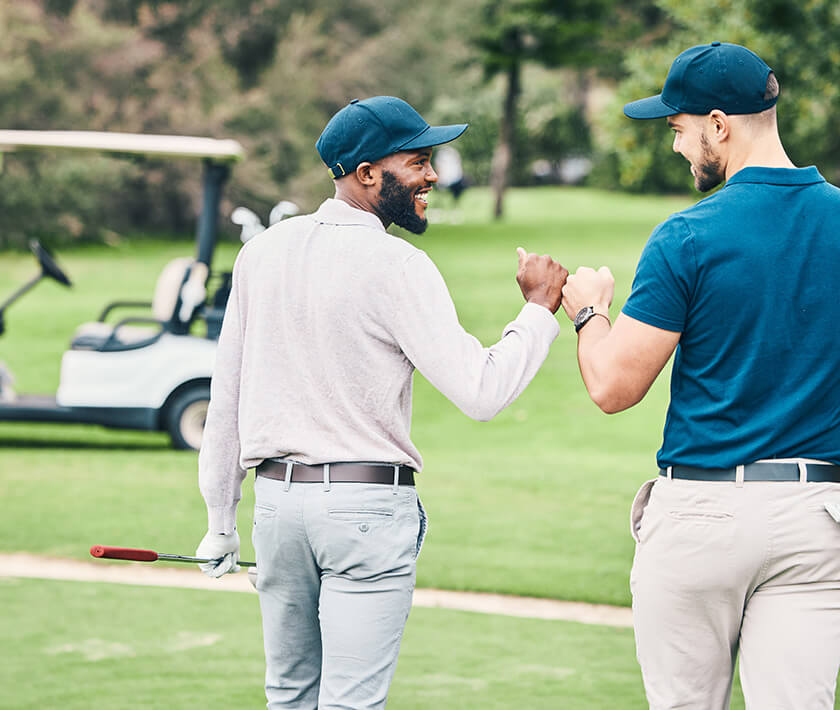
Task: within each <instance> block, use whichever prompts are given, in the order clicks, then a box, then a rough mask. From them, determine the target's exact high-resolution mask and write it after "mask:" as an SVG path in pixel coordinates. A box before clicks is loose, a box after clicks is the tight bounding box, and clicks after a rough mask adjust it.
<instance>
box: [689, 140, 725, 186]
mask: <svg viewBox="0 0 840 710" xmlns="http://www.w3.org/2000/svg"><path fill="white" fill-rule="evenodd" d="M700 146H701V147H702V148H703V156H702V158H701V162H700V163H698V164H697V166H696V167H695V168H694V187H696V188H697V190H698V191H699V192H708V191H709V190H711V189H712V188H715V187H717V186H718V185H720V184H721V183H722V182H723V180H724V178H725V177H726V176H725V175H724V172H723V170H722V169H721V167H720V158H719V157H718V156H716V155H715V154H714V152H713V151H712V144H711V143H710V142H709V139H708V138H707V137H706V134H705V133H701V134H700Z"/></svg>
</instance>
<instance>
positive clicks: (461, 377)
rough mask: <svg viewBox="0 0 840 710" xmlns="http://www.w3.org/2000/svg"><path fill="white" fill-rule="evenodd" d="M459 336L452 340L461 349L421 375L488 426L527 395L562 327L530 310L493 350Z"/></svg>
mask: <svg viewBox="0 0 840 710" xmlns="http://www.w3.org/2000/svg"><path fill="white" fill-rule="evenodd" d="M459 330H460V333H453V335H452V338H453V340H460V341H461V345H460V347H458V348H457V349H456V350H453V351H451V352H450V354H449V357H446V358H444V359H442V360H440V361H429V362H422V363H421V365H420V366H419V367H418V369H420V371H421V372H422V373H423V375H424V376H425V377H426V378H427V379H428V380H429V381H430V382H431V383H432V384H433V385H434V386H435V387H436V388H437V389H438V390H440V391H441V392H442V393H443V394H444V395H446V397H448V398H449V399H450V400H451V401H452V402H453V403H454V404H455V405H456V406H457V407H458V408H459V409H460V410H461V411H462V412H464V414H466V415H467V416H468V417H471V418H472V419H477V420H479V421H488V420H490V419H492V418H493V417H495V416H496V415H497V414H498V413H499V412H500V411H501V410H503V409H504V408H505V407H507V406H508V405H509V404H511V402H513V401H514V400H515V399H516V398H517V397H518V396H519V395H520V394H522V392H523V391H524V389H525V388H526V387H527V386H528V384H529V383H530V382H531V380H532V379H533V378H534V376H535V375H536V374H537V371H538V370H539V368H540V366H541V365H542V364H543V362H544V361H545V358H546V357H547V356H548V352H549V348H550V347H551V343H552V342H553V341H554V339H555V338H556V337H557V333H558V331H559V327H558V325H557V321H556V319H555V318H554V316H553V315H552V314H551V312H550V311H548V310H547V309H545V308H543V307H542V306H537V305H535V304H530V305H526V306H525V307H523V309H522V311H521V312H520V314H519V316H518V317H517V318H516V320H514V321H513V322H511V323H509V324H508V325H507V327H506V328H505V329H504V332H503V334H502V338H501V339H500V340H499V341H498V342H497V343H495V344H494V345H493V346H491V347H489V348H482V347H481V345H480V343H478V341H477V340H475V338H473V336H471V335H469V334H468V333H466V332H465V331H463V329H460V327H459ZM450 342H452V340H450Z"/></svg>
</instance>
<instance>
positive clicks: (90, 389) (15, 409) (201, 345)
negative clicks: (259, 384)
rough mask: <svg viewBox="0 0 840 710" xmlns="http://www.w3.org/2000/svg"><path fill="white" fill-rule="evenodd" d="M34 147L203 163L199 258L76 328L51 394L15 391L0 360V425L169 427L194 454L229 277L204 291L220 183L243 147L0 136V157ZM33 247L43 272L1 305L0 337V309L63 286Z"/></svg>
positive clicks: (167, 139) (111, 137)
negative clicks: (145, 297)
mask: <svg viewBox="0 0 840 710" xmlns="http://www.w3.org/2000/svg"><path fill="white" fill-rule="evenodd" d="M39 148H40V149H43V148H60V149H67V150H83V151H99V152H102V151H105V152H113V153H122V154H126V153H129V154H142V155H147V156H164V157H172V158H176V157H179V158H198V159H200V160H201V161H202V163H203V203H202V208H201V213H200V215H199V220H198V227H197V230H196V242H197V254H196V256H195V257H194V258H193V257H183V258H178V259H175V260H173V261H171V262H169V263H168V264H167V265H166V266H165V268H164V269H163V271H162V272H161V274H160V277H159V278H158V281H157V285H156V287H155V292H154V297H153V298H152V300H151V301H150V302H136V301H117V302H114V303H110V304H108V305H107V306H106V307H105V308H104V309H103V311H102V313H101V314H100V316H99V319H98V320H97V321H95V322H92V323H85V324H82V325H80V326H79V327H78V328H77V330H76V333H75V335H74V336H73V338H72V341H71V343H70V346H69V349H68V350H67V351H66V352H65V353H64V354H63V356H62V359H61V375H60V385H59V387H58V391H57V392H56V394H55V396H54V397H52V396H39V395H26V394H17V393H16V392H14V390H13V388H12V384H11V383H12V382H13V378H12V376H11V373H10V372H8V370H7V369H6V368H5V367H4V366H3V365H2V363H0V420H6V421H30V422H31V421H39V422H68V423H69V422H72V423H90V424H99V425H102V426H105V427H111V428H118V429H145V430H155V431H168V432H169V434H170V436H171V438H172V444H173V446H174V447H175V448H178V449H198V448H199V447H200V446H201V437H202V433H203V429H204V419H205V415H206V412H207V404H208V402H209V399H210V376H211V374H212V372H213V365H214V361H215V355H216V340H217V339H218V334H219V330H220V329H221V322H222V316H223V314H224V308H225V304H226V302H227V296H228V293H229V291H230V275H229V274H220V276H221V283H220V285H218V286H217V288H216V289H215V292H214V293H213V294H211V295H210V296H209V297H208V295H207V291H206V288H207V282H208V278H209V277H210V267H211V263H212V259H213V251H214V248H215V244H216V236H217V231H218V224H217V221H218V212H219V203H220V199H221V193H222V186H223V185H224V183H225V181H226V180H227V178H228V175H229V174H230V166H231V165H232V164H233V163H235V162H236V161H237V160H239V159H240V158H242V156H243V151H242V147H241V146H240V145H239V143H237V142H236V141H232V140H215V139H211V138H197V137H186V136H155V135H137V134H127V133H98V132H88V131H7V130H0V158H2V153H3V152H8V151H14V150H24V149H39ZM30 246H31V248H32V250H33V252H34V253H35V256H36V258H37V259H38V261H39V263H40V266H41V273H40V274H39V275H38V276H36V277H35V278H34V279H33V280H31V281H30V282H29V283H27V284H26V285H24V286H23V287H22V288H21V289H19V290H18V291H17V292H15V293H14V294H13V295H12V296H11V298H9V299H7V300H6V301H5V302H4V303H2V304H0V334H2V332H3V312H4V311H5V309H6V308H7V307H8V306H9V305H11V303H12V302H14V301H15V300H17V299H18V298H20V296H22V295H23V294H24V293H25V292H26V291H28V290H29V289H30V288H32V287H33V286H34V285H35V284H36V283H37V282H38V281H40V280H41V279H42V278H44V277H45V276H46V277H49V278H53V279H55V280H57V281H59V282H60V283H63V284H65V285H67V286H69V285H70V281H69V279H68V278H67V276H66V274H64V272H63V271H62V270H61V269H60V268H59V267H58V265H57V264H56V262H55V261H54V260H53V259H52V257H51V255H50V254H49V253H48V252H47V251H46V250H44V249H43V247H41V245H40V244H38V243H37V242H35V243H32V244H31V245H30ZM118 315H119V316H120V317H117V316H118ZM196 319H201V320H203V321H205V323H206V329H205V331H206V335H203V336H197V335H191V331H194V330H195V329H193V328H192V325H193V323H194V321H195V320H196Z"/></svg>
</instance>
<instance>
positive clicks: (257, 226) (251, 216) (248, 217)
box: [230, 207, 265, 244]
mask: <svg viewBox="0 0 840 710" xmlns="http://www.w3.org/2000/svg"><path fill="white" fill-rule="evenodd" d="M230 221H231V222H233V223H234V224H238V225H239V226H240V227H242V232H241V233H240V235H239V239H240V240H241V241H242V243H243V244H244V243H245V242H247V241H248V240H249V239H251V238H252V237H255V236H256V235H258V234H259V233H260V232H262V231H265V227H264V226H263V224H262V222H261V221H260V217H259V215H258V214H257V213H256V212H254V211H253V210H249V209H248V208H247V207H237V208H236V209H235V210H234V211H233V212H231V213H230Z"/></svg>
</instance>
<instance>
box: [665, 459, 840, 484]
mask: <svg viewBox="0 0 840 710" xmlns="http://www.w3.org/2000/svg"><path fill="white" fill-rule="evenodd" d="M805 469H806V480H807V481H810V482H812V483H840V466H836V465H834V464H825V463H808V464H805ZM736 473H737V469H734V468H694V467H693V466H671V478H682V479H685V480H689V481H734V480H736ZM659 475H660V476H665V477H666V478H667V476H668V470H667V469H664V468H660V469H659ZM744 480H745V481H799V480H800V474H799V465H798V464H795V463H777V462H775V461H757V462H756V463H748V464H746V465H745V466H744Z"/></svg>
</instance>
